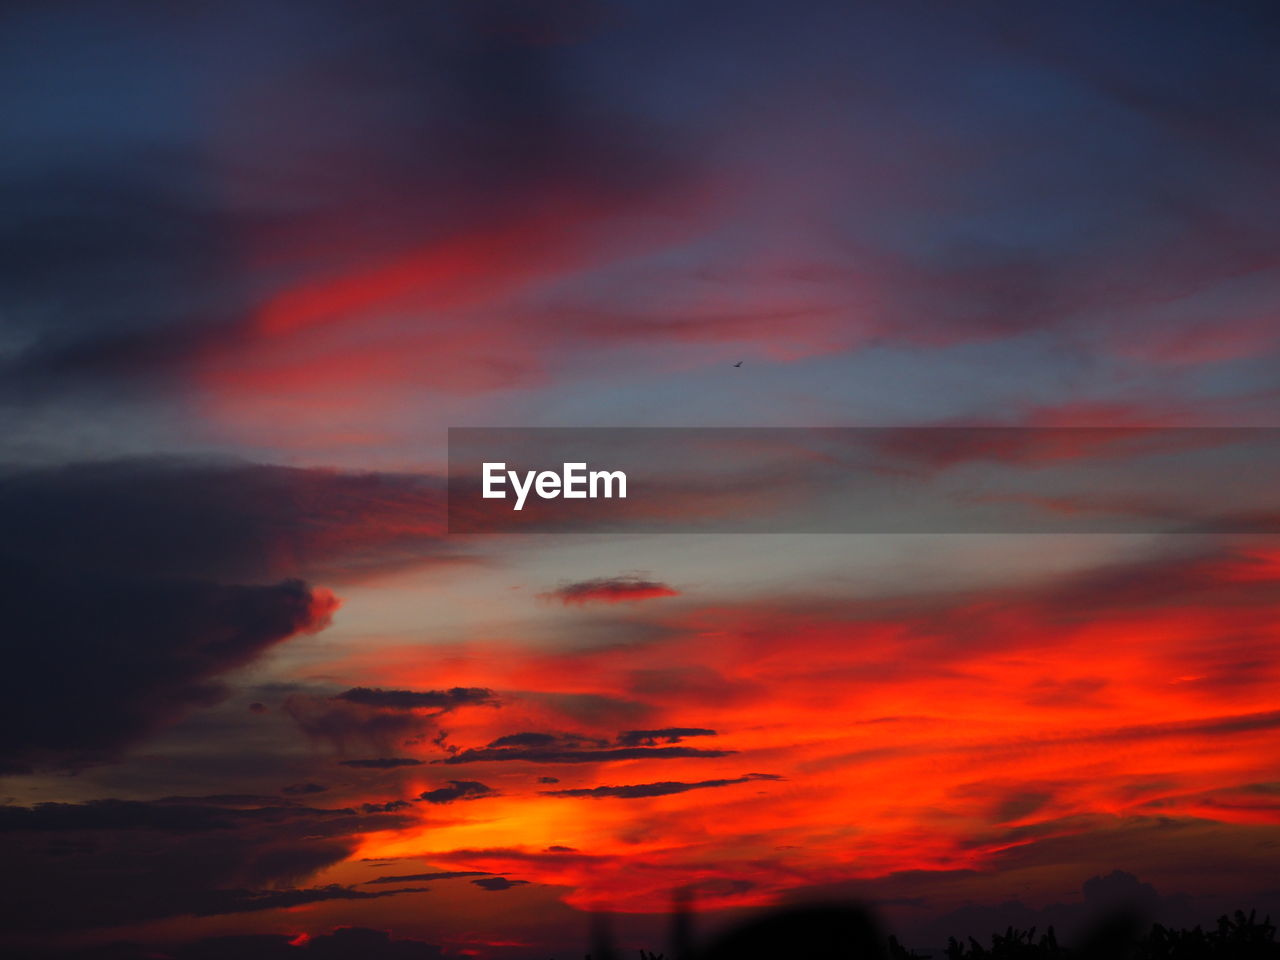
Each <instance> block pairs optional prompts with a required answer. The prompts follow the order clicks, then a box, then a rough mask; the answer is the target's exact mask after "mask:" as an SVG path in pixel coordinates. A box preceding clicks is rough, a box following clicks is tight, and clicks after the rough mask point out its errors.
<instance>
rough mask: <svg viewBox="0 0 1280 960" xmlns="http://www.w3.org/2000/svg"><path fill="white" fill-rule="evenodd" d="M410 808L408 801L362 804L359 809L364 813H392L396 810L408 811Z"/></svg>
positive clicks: (410, 804)
mask: <svg viewBox="0 0 1280 960" xmlns="http://www.w3.org/2000/svg"><path fill="white" fill-rule="evenodd" d="M412 806H413V804H412V803H410V802H409V801H408V800H388V801H386V802H385V803H362V804H361V805H360V809H361V810H363V811H364V812H365V813H394V812H395V811H397V810H408V809H409V808H410V807H412Z"/></svg>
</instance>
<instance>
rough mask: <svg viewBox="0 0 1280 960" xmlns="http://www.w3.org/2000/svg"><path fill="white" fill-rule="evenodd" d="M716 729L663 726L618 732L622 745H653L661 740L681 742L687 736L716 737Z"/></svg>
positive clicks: (619, 742)
mask: <svg viewBox="0 0 1280 960" xmlns="http://www.w3.org/2000/svg"><path fill="white" fill-rule="evenodd" d="M715 735H716V731H714V730H708V729H706V728H705V727H663V728H662V729H660V730H624V731H623V732H622V733H620V734H618V745H619V746H622V747H652V746H656V745H657V744H658V742H659V741H662V742H663V743H679V742H680V741H681V740H683V739H684V738H685V737H714V736H715Z"/></svg>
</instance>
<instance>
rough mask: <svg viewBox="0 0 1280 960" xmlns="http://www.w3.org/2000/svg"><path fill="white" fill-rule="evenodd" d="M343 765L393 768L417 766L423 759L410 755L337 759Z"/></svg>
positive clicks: (367, 768) (377, 768) (380, 768)
mask: <svg viewBox="0 0 1280 960" xmlns="http://www.w3.org/2000/svg"><path fill="white" fill-rule="evenodd" d="M338 763H339V765H341V766H344V767H358V768H360V769H363V770H394V769H396V768H397V767H417V766H421V765H422V764H423V763H425V761H423V760H415V759H413V758H412V757H374V758H371V759H368V760H339V761H338Z"/></svg>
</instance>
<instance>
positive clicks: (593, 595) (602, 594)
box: [542, 576, 680, 606]
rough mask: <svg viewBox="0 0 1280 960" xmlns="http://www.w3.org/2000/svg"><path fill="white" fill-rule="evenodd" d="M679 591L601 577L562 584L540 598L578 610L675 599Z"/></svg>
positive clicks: (657, 584)
mask: <svg viewBox="0 0 1280 960" xmlns="http://www.w3.org/2000/svg"><path fill="white" fill-rule="evenodd" d="M679 595H680V591H678V590H676V589H674V588H673V587H670V586H668V585H667V584H665V583H660V582H659V581H657V580H646V579H644V578H643V577H638V576H620V577H600V578H598V579H595V580H581V581H578V582H577V583H569V584H565V585H564V586H562V587H557V588H556V589H555V590H552V591H550V592H549V593H544V594H542V596H544V597H547V598H549V599H554V600H559V601H560V602H561V603H563V604H564V605H565V606H571V605H577V606H581V605H583V604H586V603H634V602H636V601H639V600H655V599H658V598H660V597H678V596H679Z"/></svg>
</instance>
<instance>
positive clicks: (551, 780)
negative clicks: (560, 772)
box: [538, 777, 560, 783]
mask: <svg viewBox="0 0 1280 960" xmlns="http://www.w3.org/2000/svg"><path fill="white" fill-rule="evenodd" d="M538 782H539V783H559V782H560V778H559V777H539V778H538Z"/></svg>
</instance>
